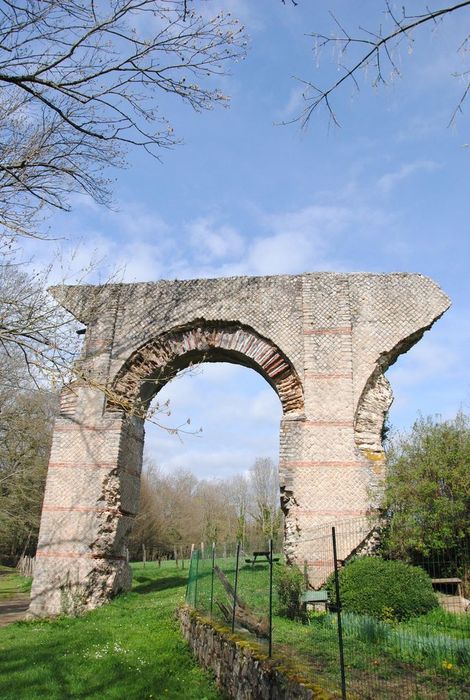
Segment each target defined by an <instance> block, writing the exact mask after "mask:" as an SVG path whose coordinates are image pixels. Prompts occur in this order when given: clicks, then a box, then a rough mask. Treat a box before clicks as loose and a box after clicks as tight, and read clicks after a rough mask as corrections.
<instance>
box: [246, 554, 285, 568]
mask: <svg viewBox="0 0 470 700" xmlns="http://www.w3.org/2000/svg"><path fill="white" fill-rule="evenodd" d="M260 557H265V558H266V561H267V562H268V563H269V557H270V552H269V551H267V552H253V559H245V561H246V563H247V564H251V566H254V565H255V564H256V560H257V559H259V558H260ZM277 561H279V557H273V563H274V562H277Z"/></svg>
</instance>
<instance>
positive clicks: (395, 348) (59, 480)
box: [31, 273, 449, 614]
mask: <svg viewBox="0 0 470 700" xmlns="http://www.w3.org/2000/svg"><path fill="white" fill-rule="evenodd" d="M52 292H53V294H54V296H55V297H56V298H57V300H58V301H59V302H60V303H61V304H63V306H64V307H65V308H66V309H68V310H69V311H70V312H71V313H72V314H74V316H75V317H76V318H77V319H79V320H80V321H81V322H82V323H84V324H85V325H86V336H85V343H84V346H83V352H82V356H81V358H80V360H79V362H78V363H77V370H78V371H79V373H80V374H81V379H80V380H79V381H77V382H75V383H74V384H73V385H72V386H71V387H70V388H69V389H67V390H65V391H64V394H63V401H62V408H61V414H60V417H59V418H58V420H57V423H56V429H55V432H54V440H53V447H52V454H51V463H50V468H49V473H48V479H47V487H46V497H45V501H44V509H43V516H42V522H41V531H40V537H39V547H38V563H39V565H38V571H37V574H36V577H35V581H34V585H33V598H32V604H31V611H32V612H34V613H35V614H53V613H57V612H60V600H61V598H63V597H64V595H63V589H64V587H65V588H67V587H68V588H70V586H71V585H72V584H71V583H70V582H71V581H72V582H73V586H75V588H76V592H77V593H76V596H75V597H76V598H78V599H80V597H81V598H82V599H83V601H84V605H85V606H86V607H94V606H95V605H97V604H99V603H100V602H104V601H105V600H106V599H107V598H108V597H109V596H110V595H113V594H114V593H115V592H117V591H118V590H120V589H122V588H123V587H126V586H127V585H128V584H129V576H128V570H127V565H126V564H125V561H124V559H125V544H126V539H127V536H128V533H129V531H130V529H131V526H132V520H133V518H134V516H135V514H136V512H137V509H138V498H139V477H140V470H141V460H142V445H143V433H144V431H143V422H142V420H140V419H138V418H136V417H134V418H126V417H125V413H124V412H123V410H122V409H123V407H124V406H125V407H127V408H132V407H135V409H136V411H137V413H140V412H141V411H142V410H145V407H146V406H147V405H148V403H149V401H150V400H151V398H152V397H153V396H154V395H155V394H156V393H158V391H159V389H160V388H161V387H162V386H163V385H164V384H165V383H166V382H167V381H168V380H170V379H171V378H172V377H173V376H174V375H175V374H176V373H177V372H178V371H179V370H180V369H182V368H184V367H186V366H188V365H189V364H191V363H194V362H201V361H209V362H215V361H227V362H233V363H238V364H242V365H245V366H247V367H251V368H253V369H254V370H256V371H257V372H259V373H260V374H261V375H262V376H263V377H264V378H265V379H266V381H267V382H268V383H269V384H270V385H271V386H272V387H273V389H274V390H275V391H276V392H277V393H278V395H279V398H280V401H281V404H282V408H283V417H282V420H281V428H280V464H279V469H280V481H281V502H282V506H283V509H284V513H285V516H286V519H285V523H286V545H285V546H286V554H287V556H288V558H289V559H291V560H297V561H299V562H300V561H302V562H303V561H304V560H306V561H307V565H308V569H309V577H310V581H311V583H312V584H313V585H318V584H319V583H320V582H321V581H322V580H323V579H324V577H325V575H326V573H327V565H326V564H325V562H323V561H322V560H321V558H320V556H319V554H318V552H315V551H314V547H313V545H312V538H313V537H314V536H315V534H316V533H318V531H319V529H321V527H322V526H323V525H325V523H330V522H332V521H337V520H344V519H348V518H351V517H355V516H363V515H365V514H366V513H367V512H368V510H369V509H370V507H371V506H373V502H374V493H373V492H374V489H375V490H376V491H377V490H378V489H379V488H380V483H381V479H382V471H383V450H382V445H381V442H380V432H381V428H382V424H383V418H384V414H385V412H386V410H387V409H388V407H389V404H390V402H391V391H390V388H389V386H388V382H387V380H386V379H385V377H384V376H383V375H384V372H385V371H386V369H387V368H388V367H389V366H390V364H392V363H393V362H394V361H395V360H396V358H397V357H398V355H399V354H400V353H402V352H406V350H408V349H409V348H410V347H411V346H412V345H413V344H414V343H415V342H417V340H419V338H420V337H421V336H422V334H423V333H424V331H425V330H427V329H428V328H430V326H431V325H432V324H433V323H434V321H435V320H436V319H437V318H439V316H440V315H442V314H443V313H444V311H445V310H446V309H447V307H448V306H449V300H448V298H447V297H446V296H445V294H444V293H443V292H442V291H441V290H440V289H439V287H438V286H437V285H436V284H435V283H434V282H432V281H431V280H429V279H428V278H426V277H423V276H421V275H413V274H391V275H373V274H334V273H312V274H304V275H296V276H278V277H235V278H226V279H213V280H186V281H174V282H156V283H149V284H130V285H125V284H120V285H106V286H96V287H93V286H79V287H65V286H63V287H57V288H54V289H53V290H52ZM100 388H101V389H104V391H103V390H100ZM353 544H354V543H353ZM348 546H349V545H348ZM340 550H341V546H340ZM347 554H348V552H347V551H340V552H339V556H340V558H344V557H345V556H347ZM328 566H329V564H328ZM68 588H67V590H68ZM61 589H62V593H61V592H60V591H61ZM80 591H81V593H80Z"/></svg>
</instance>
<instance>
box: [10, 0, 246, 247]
mask: <svg viewBox="0 0 470 700" xmlns="http://www.w3.org/2000/svg"><path fill="white" fill-rule="evenodd" d="M199 6H200V7H201V8H202V3H201V0H161V1H159V2H155V0H101V2H100V3H81V2H79V0H22V1H21V2H4V3H2V6H1V7H0V108H1V109H0V226H3V229H4V232H5V231H8V232H10V234H13V235H31V233H34V229H33V227H32V221H33V219H34V217H35V216H37V215H38V213H39V212H40V211H42V210H43V208H44V207H55V208H59V209H68V208H69V195H70V193H72V192H82V193H86V194H88V195H90V196H92V197H93V198H94V199H95V200H96V201H98V202H100V203H109V201H110V196H111V192H110V183H109V181H108V180H107V179H106V177H105V171H106V169H107V168H108V167H109V166H110V165H111V166H118V167H119V166H123V165H124V163H125V154H126V151H127V149H128V148H129V147H134V146H137V147H141V148H143V149H144V150H146V151H147V152H148V153H150V154H151V155H153V156H154V157H157V158H158V157H159V153H160V152H161V150H162V149H167V148H171V147H173V146H175V145H176V144H179V143H180V142H181V141H180V138H179V137H177V136H176V135H175V133H174V131H173V128H172V126H171V124H170V123H169V121H168V119H167V117H166V116H165V113H166V111H167V109H168V105H169V98H171V97H177V98H179V99H180V100H182V101H183V102H184V103H186V104H187V105H189V106H190V107H192V108H193V109H194V110H196V111H202V110H207V109H212V108H213V107H214V106H215V105H218V104H220V105H226V104H227V101H228V97H227V96H226V95H225V94H224V93H223V92H222V90H221V89H220V87H219V86H218V85H217V79H218V77H219V76H222V75H224V73H225V68H224V66H225V65H226V64H227V63H228V62H231V61H234V60H237V59H240V58H243V56H244V54H245V46H246V41H245V36H244V31H243V27H241V25H240V24H239V23H238V20H236V19H234V18H232V17H231V16H230V14H225V13H223V12H219V13H218V14H216V15H215V16H214V17H209V16H208V15H207V14H206V12H201V13H198V12H196V11H195V9H194V8H195V7H199Z"/></svg>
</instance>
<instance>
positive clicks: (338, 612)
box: [331, 527, 346, 700]
mask: <svg viewBox="0 0 470 700" xmlns="http://www.w3.org/2000/svg"><path fill="white" fill-rule="evenodd" d="M331 538H332V541H333V558H334V563H335V592H336V616H337V620H338V645H339V666H340V670H341V697H342V699H343V700H346V675H345V670H344V646H343V627H342V624H341V598H340V593H339V571H338V552H337V550H336V530H335V528H334V527H332V528H331Z"/></svg>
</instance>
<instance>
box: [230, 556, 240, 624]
mask: <svg viewBox="0 0 470 700" xmlns="http://www.w3.org/2000/svg"><path fill="white" fill-rule="evenodd" d="M239 560H240V542H237V559H236V563H235V585H234V587H233V610H232V633H233V632H235V611H236V609H237V587H238V562H239Z"/></svg>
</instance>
